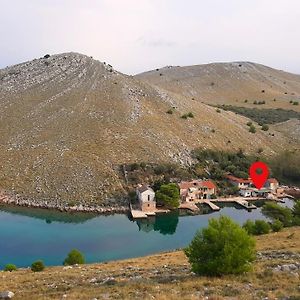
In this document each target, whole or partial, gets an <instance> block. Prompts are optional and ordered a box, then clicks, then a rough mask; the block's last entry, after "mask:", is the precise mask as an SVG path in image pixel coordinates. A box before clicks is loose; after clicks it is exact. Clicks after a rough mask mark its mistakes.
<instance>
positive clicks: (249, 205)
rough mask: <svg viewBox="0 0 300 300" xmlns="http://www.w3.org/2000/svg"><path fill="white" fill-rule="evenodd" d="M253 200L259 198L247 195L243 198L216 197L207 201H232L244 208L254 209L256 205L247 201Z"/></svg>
mask: <svg viewBox="0 0 300 300" xmlns="http://www.w3.org/2000/svg"><path fill="white" fill-rule="evenodd" d="M255 200H261V198H258V197H248V198H243V197H232V198H218V199H210V200H209V202H223V203H226V202H233V203H236V204H238V205H240V206H242V207H244V208H246V209H256V208H257V207H256V206H255V205H254V204H252V203H250V202H249V201H255Z"/></svg>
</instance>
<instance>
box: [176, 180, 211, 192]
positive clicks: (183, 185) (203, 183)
mask: <svg viewBox="0 0 300 300" xmlns="http://www.w3.org/2000/svg"><path fill="white" fill-rule="evenodd" d="M178 185H179V188H180V189H181V190H186V189H189V188H191V187H207V188H208V189H216V185H215V184H214V183H213V182H212V181H211V180H192V181H182V182H180V183H179V184H178Z"/></svg>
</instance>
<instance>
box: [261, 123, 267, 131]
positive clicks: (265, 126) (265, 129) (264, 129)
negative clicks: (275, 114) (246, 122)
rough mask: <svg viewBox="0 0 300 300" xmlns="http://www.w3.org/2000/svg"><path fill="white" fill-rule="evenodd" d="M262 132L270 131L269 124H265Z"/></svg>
mask: <svg viewBox="0 0 300 300" xmlns="http://www.w3.org/2000/svg"><path fill="white" fill-rule="evenodd" d="M261 130H263V131H268V130H269V126H268V125H267V124H263V125H262V126H261Z"/></svg>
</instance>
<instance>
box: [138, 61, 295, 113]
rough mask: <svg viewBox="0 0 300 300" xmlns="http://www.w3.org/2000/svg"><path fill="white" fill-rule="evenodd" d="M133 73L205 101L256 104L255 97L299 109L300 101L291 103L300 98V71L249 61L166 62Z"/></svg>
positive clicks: (268, 103) (272, 105) (271, 105)
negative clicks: (295, 103) (165, 63)
mask: <svg viewBox="0 0 300 300" xmlns="http://www.w3.org/2000/svg"><path fill="white" fill-rule="evenodd" d="M136 77H137V78H139V79H142V80H144V81H146V82H148V83H150V84H152V85H154V86H158V87H160V88H163V89H165V90H167V91H169V92H172V93H176V94H180V95H184V96H186V97H188V98H190V99H195V101H199V102H204V103H208V104H232V105H236V106H245V107H257V106H255V105H253V102H254V101H265V102H266V103H265V104H264V105H263V106H262V107H263V108H284V109H294V110H296V111H300V105H293V103H291V101H292V102H294V101H299V99H300V75H295V74H291V73H287V72H284V71H280V70H275V69H272V68H270V67H267V66H264V65H260V64H256V63H252V62H232V63H212V64H207V65H198V66H187V67H179V66H178V67H174V66H168V67H164V68H161V69H156V70H153V71H149V72H145V73H142V74H138V75H136ZM262 107H260V108H262Z"/></svg>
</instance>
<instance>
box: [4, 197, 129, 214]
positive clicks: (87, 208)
mask: <svg viewBox="0 0 300 300" xmlns="http://www.w3.org/2000/svg"><path fill="white" fill-rule="evenodd" d="M0 204H7V205H17V206H23V207H29V208H41V209H54V210H58V211H61V212H86V213H97V214H115V213H119V214H124V213H128V212H129V207H127V206H110V207H107V206H100V205H94V206H92V205H85V204H84V205H83V204H79V205H73V206H68V205H63V204H61V203H59V202H58V201H51V202H50V201H36V200H29V199H24V198H23V197H20V196H14V195H10V194H7V193H4V192H0Z"/></svg>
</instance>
